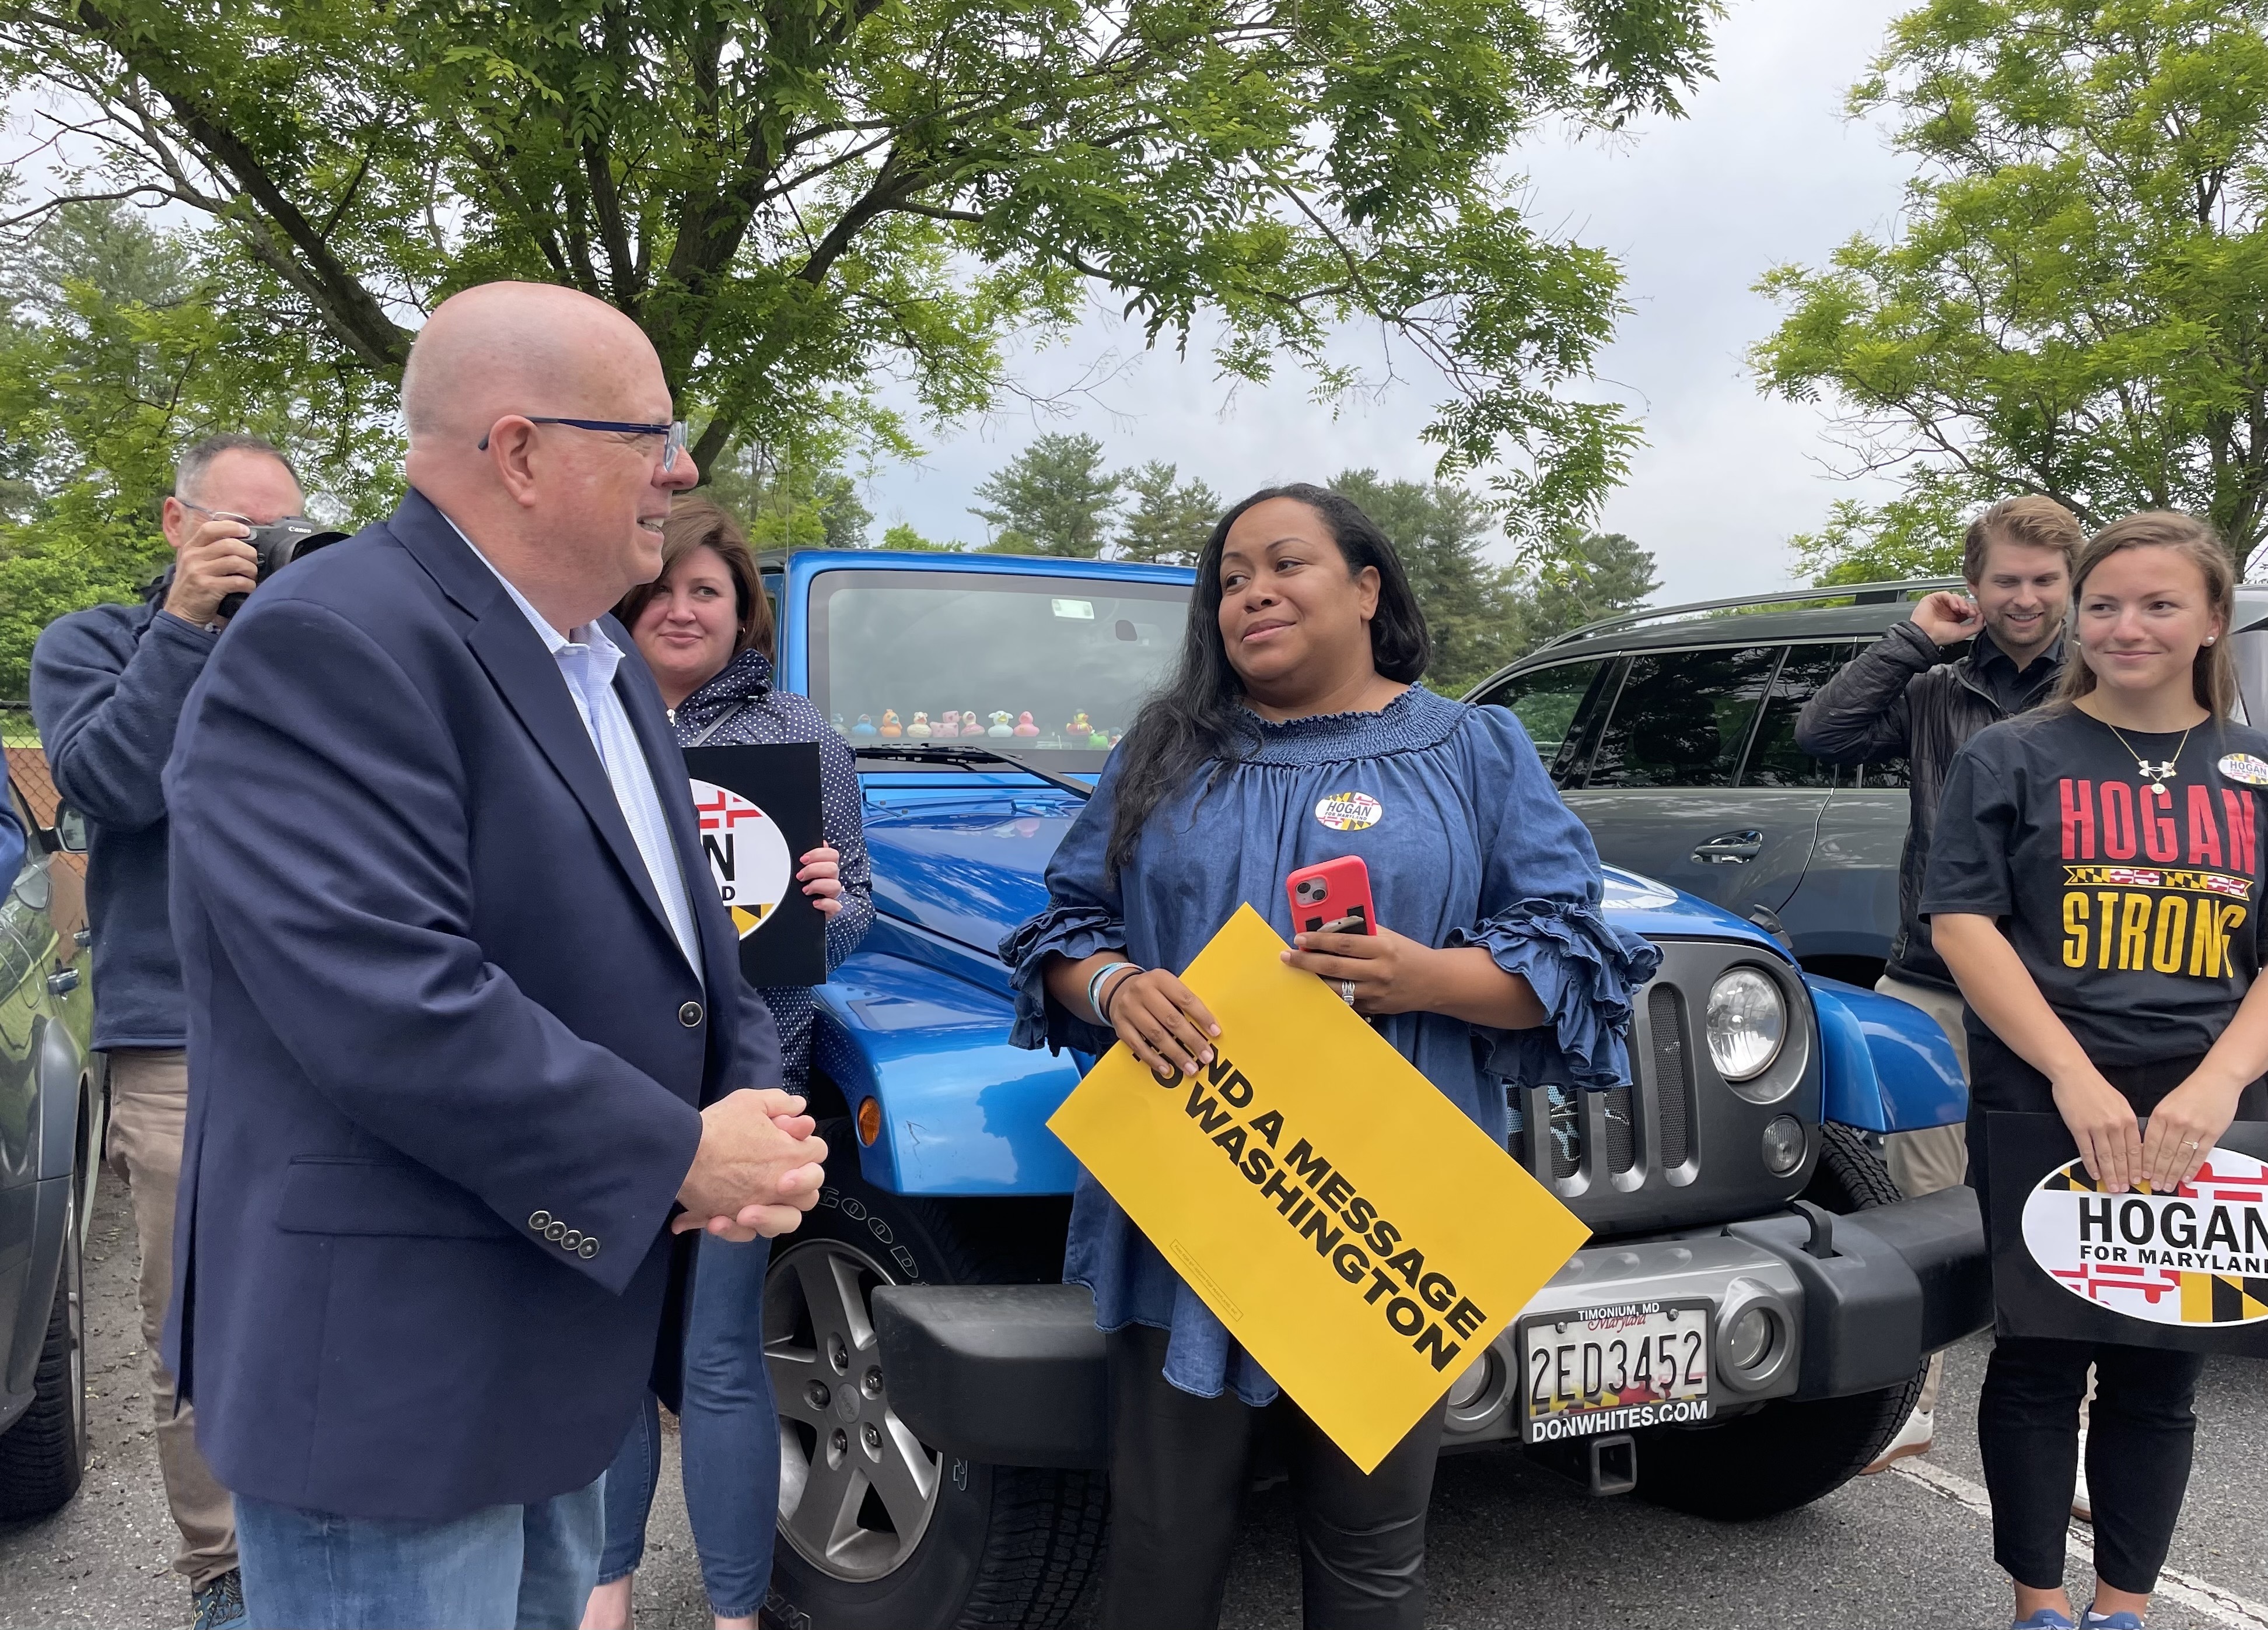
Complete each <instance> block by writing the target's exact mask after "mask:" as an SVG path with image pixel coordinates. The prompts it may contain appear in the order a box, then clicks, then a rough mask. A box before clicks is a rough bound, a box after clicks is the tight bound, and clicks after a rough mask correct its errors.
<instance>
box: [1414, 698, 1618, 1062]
mask: <svg viewBox="0 0 2268 1630" xmlns="http://www.w3.org/2000/svg"><path fill="white" fill-rule="evenodd" d="M1473 713H1474V719H1473V722H1472V723H1471V724H1470V725H1469V727H1468V729H1467V731H1466V738H1467V744H1468V751H1469V753H1470V755H1471V771H1470V779H1469V781H1468V782H1467V785H1468V786H1469V787H1470V788H1471V789H1472V796H1473V797H1474V799H1475V801H1476V809H1475V811H1474V812H1475V815H1476V825H1477V826H1478V827H1479V830H1480V831H1481V832H1482V833H1483V834H1484V836H1485V838H1486V840H1487V848H1486V853H1485V855H1484V856H1483V864H1484V870H1483V875H1482V879H1481V899H1480V912H1481V915H1480V921H1479V922H1478V923H1476V925H1475V926H1473V927H1472V928H1470V929H1454V930H1453V931H1452V932H1451V933H1450V935H1449V936H1448V943H1450V944H1452V945H1478V946H1481V947H1483V948H1484V949H1485V950H1486V951H1488V953H1489V955H1490V956H1491V958H1494V959H1495V962H1496V965H1497V966H1499V967H1500V968H1502V969H1504V971H1505V972H1506V973H1517V974H1519V975H1520V976H1521V978H1523V979H1525V980H1527V981H1528V985H1529V986H1530V987H1531V988H1533V989H1534V990H1535V999H1536V1000H1537V1001H1538V1002H1541V1003H1542V1004H1543V1011H1544V1013H1545V1015H1546V1016H1547V1017H1545V1020H1544V1022H1543V1024H1540V1025H1538V1026H1536V1027H1535V1029H1533V1030H1506V1031H1498V1030H1488V1029H1483V1030H1481V1032H1480V1033H1481V1034H1483V1035H1484V1036H1486V1037H1488V1038H1489V1039H1491V1040H1492V1041H1493V1042H1494V1044H1495V1046H1494V1050H1493V1052H1492V1054H1491V1056H1490V1058H1489V1060H1488V1061H1487V1063H1486V1066H1485V1068H1487V1070H1488V1071H1489V1073H1490V1074H1491V1075H1493V1076H1501V1077H1503V1078H1504V1079H1506V1080H1507V1081H1511V1082H1513V1083H1518V1084H1520V1085H1523V1086H1543V1085H1555V1084H1556V1085H1565V1086H1574V1087H1580V1088H1584V1089H1587V1090H1594V1091H1603V1090H1606V1089H1607V1088H1609V1087H1618V1086H1621V1085H1623V1084H1624V1083H1626V1082H1628V1081H1629V1080H1630V1078H1631V1075H1630V1050H1629V1046H1628V1038H1629V1034H1630V1024H1631V1011H1632V1008H1633V1003H1634V999H1635V997H1636V995H1637V993H1638V990H1639V988H1642V987H1643V986H1644V985H1645V983H1646V980H1650V979H1652V978H1653V973H1654V970H1655V969H1656V968H1658V967H1660V966H1661V951H1659V950H1657V949H1656V948H1655V947H1654V946H1653V944H1652V943H1649V942H1648V941H1646V939H1644V938H1642V937H1641V936H1638V935H1636V934H1632V933H1630V932H1629V931H1627V930H1625V929H1618V928H1616V926H1615V925H1614V924H1613V923H1611V922H1609V921H1607V920H1606V918H1605V916H1604V915H1603V914H1601V912H1600V910H1599V900H1600V897H1601V894H1602V885H1601V879H1600V876H1599V855H1598V850H1597V849H1596V848H1594V846H1593V844H1592V842H1591V834H1590V833H1589V832H1588V831H1587V830H1586V829H1585V828H1584V826H1583V823H1582V822H1581V821H1580V820H1577V819H1575V816H1574V812H1573V811H1571V810H1569V809H1568V807H1567V806H1566V804H1564V803H1562V802H1561V801H1560V797H1559V793H1558V790H1557V789H1556V788H1554V787H1553V786H1552V785H1551V782H1550V777H1549V776H1547V775H1545V774H1544V772H1543V763H1542V761H1541V760H1538V759H1537V757H1536V756H1535V746H1534V745H1533V744H1531V743H1530V742H1529V740H1528V732H1527V731H1525V730H1523V729H1521V723H1520V721H1519V720H1518V719H1517V718H1515V717H1513V715H1512V714H1511V713H1509V712H1507V711H1506V710H1505V709H1501V708H1476V709H1473Z"/></svg>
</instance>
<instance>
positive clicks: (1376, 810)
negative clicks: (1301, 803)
mask: <svg viewBox="0 0 2268 1630" xmlns="http://www.w3.org/2000/svg"><path fill="white" fill-rule="evenodd" d="M1385 813H1386V806H1385V805H1384V804H1381V803H1380V802H1379V801H1378V800H1377V799H1376V798H1373V797H1371V796H1370V794H1368V793H1366V792H1334V793H1331V794H1329V796H1328V797H1325V798H1324V799H1323V800H1322V802H1321V803H1319V804H1316V805H1315V819H1317V820H1319V821H1321V822H1322V823H1323V825H1324V826H1329V828H1330V829H1331V830H1332V831H1333V832H1360V831H1362V830H1363V829H1364V828H1366V827H1369V826H1376V825H1378V823H1379V819H1380V818H1381V816H1383V815H1384V814H1385Z"/></svg>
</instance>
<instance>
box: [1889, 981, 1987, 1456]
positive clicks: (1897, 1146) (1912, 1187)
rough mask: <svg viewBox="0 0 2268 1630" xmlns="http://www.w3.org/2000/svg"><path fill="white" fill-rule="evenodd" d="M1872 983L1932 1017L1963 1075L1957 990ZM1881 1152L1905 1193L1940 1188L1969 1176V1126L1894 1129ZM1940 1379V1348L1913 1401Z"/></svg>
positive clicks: (1928, 1404) (1927, 1396)
mask: <svg viewBox="0 0 2268 1630" xmlns="http://www.w3.org/2000/svg"><path fill="white" fill-rule="evenodd" d="M1874 988H1875V989H1876V990H1877V991H1879V992H1880V993H1881V994H1882V995H1885V996H1896V998H1897V999H1898V1000H1899V1001H1901V1002H1911V1003H1913V1005H1914V1006H1916V1007H1918V1008H1919V1009H1920V1010H1922V1011H1923V1012H1925V1013H1926V1014H1928V1015H1929V1016H1930V1017H1932V1018H1933V1019H1935V1020H1936V1021H1937V1027H1938V1028H1939V1029H1940V1030H1941V1031H1943V1032H1945V1034H1946V1039H1948V1040H1949V1041H1951V1042H1952V1043H1953V1055H1954V1056H1955V1058H1957V1059H1959V1060H1960V1061H1961V1074H1962V1077H1963V1078H1964V1079H1965V1078H1966V1077H1967V1076H1968V1074H1969V1037H1968V1034H1967V1033H1966V1032H1964V1031H1963V1030H1962V1024H1961V1021H1962V1015H1963V1014H1964V1013H1966V1012H1967V1011H1968V1005H1967V1004H1966V1003H1965V1002H1962V1000H1961V996H1960V993H1958V992H1957V991H1950V990H1940V989H1938V988H1936V987H1934V986H1931V985H1910V984H1908V983H1907V982H1906V981H1905V980H1899V979H1892V978H1891V977H1890V976H1889V974H1887V973H1885V974H1884V975H1882V977H1881V979H1879V980H1875V981H1874ZM1882 1155H1883V1157H1884V1159H1885V1160H1887V1161H1888V1162H1889V1168H1890V1178H1891V1180H1892V1181H1894V1182H1895V1183H1896V1184H1897V1186H1898V1187H1899V1189H1900V1190H1901V1191H1902V1192H1903V1193H1904V1194H1905V1197H1906V1198H1907V1199H1909V1200H1918V1199H1920V1198H1921V1197H1922V1196H1923V1195H1924V1194H1934V1193H1937V1191H1938V1190H1940V1189H1941V1188H1951V1187H1953V1186H1955V1184H1957V1183H1962V1182H1965V1181H1967V1180H1968V1177H1969V1129H1968V1128H1967V1127H1964V1126H1962V1124H1961V1123H1960V1122H1958V1121H1956V1122H1955V1123H1954V1124H1953V1125H1952V1126H1949V1127H1930V1128H1929V1129H1928V1130H1927V1131H1926V1132H1893V1133H1891V1134H1890V1135H1889V1136H1888V1137H1886V1138H1884V1139H1883V1140H1882ZM1944 1379H1945V1355H1944V1354H1942V1353H1939V1354H1937V1355H1933V1357H1932V1358H1931V1359H1930V1361H1929V1378H1928V1379H1927V1380H1926V1381H1924V1382H1923V1383H1922V1384H1921V1400H1920V1402H1919V1403H1918V1404H1917V1405H1916V1406H1915V1407H1916V1408H1918V1409H1922V1410H1925V1411H1926V1410H1933V1409H1935V1408H1936V1407H1937V1391H1938V1387H1939V1385H1940V1384H1941V1383H1942V1382H1943V1381H1944Z"/></svg>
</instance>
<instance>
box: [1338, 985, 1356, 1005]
mask: <svg viewBox="0 0 2268 1630" xmlns="http://www.w3.org/2000/svg"><path fill="white" fill-rule="evenodd" d="M1339 1000H1340V1001H1342V1002H1345V1003H1346V1004H1347V1006H1349V1007H1352V1006H1354V981H1353V980H1351V979H1343V980H1340V981H1339Z"/></svg>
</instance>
